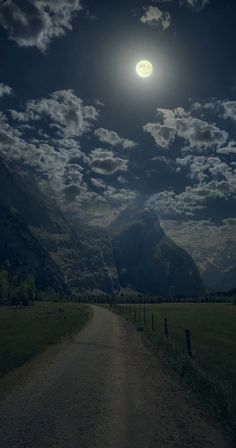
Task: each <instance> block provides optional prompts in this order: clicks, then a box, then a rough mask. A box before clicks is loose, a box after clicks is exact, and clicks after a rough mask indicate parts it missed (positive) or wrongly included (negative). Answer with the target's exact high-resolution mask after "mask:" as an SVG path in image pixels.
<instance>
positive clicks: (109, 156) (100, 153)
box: [89, 148, 128, 176]
mask: <svg viewBox="0 0 236 448" xmlns="http://www.w3.org/2000/svg"><path fill="white" fill-rule="evenodd" d="M89 158H90V166H91V170H92V171H93V172H95V173H97V174H102V175H106V176H107V175H108V176H110V175H113V174H114V173H116V172H117V171H127V169H128V161H127V160H124V159H121V158H120V157H116V156H115V154H114V153H113V152H112V151H108V150H106V149H102V148H96V149H94V150H93V151H92V152H91V154H90V156H89Z"/></svg>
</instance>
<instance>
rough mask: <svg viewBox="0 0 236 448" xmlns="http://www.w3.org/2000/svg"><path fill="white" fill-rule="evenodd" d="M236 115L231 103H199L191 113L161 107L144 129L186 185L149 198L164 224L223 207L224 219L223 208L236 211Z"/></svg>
mask: <svg viewBox="0 0 236 448" xmlns="http://www.w3.org/2000/svg"><path fill="white" fill-rule="evenodd" d="M235 111H236V102H235V101H228V100H222V101H220V100H213V101H211V102H206V103H202V104H201V103H193V104H192V105H191V107H190V109H189V110H185V109H183V108H180V107H179V108H175V109H160V108H158V109H157V113H156V121H155V122H153V123H147V124H146V125H145V126H144V127H143V129H144V131H145V132H147V133H149V134H150V135H151V136H152V138H153V139H154V141H155V144H156V147H157V149H158V150H159V151H160V152H163V151H164V152H165V154H166V155H167V157H168V156H169V157H170V158H172V159H174V161H175V166H176V171H177V172H178V173H179V174H180V177H181V178H182V179H185V182H186V184H185V185H183V186H182V189H181V190H180V191H179V185H175V186H174V185H170V186H169V188H166V189H163V190H162V191H160V192H157V193H155V194H153V195H152V196H151V197H150V198H149V199H148V201H147V205H148V206H152V207H155V208H157V209H158V211H159V214H160V215H161V216H162V217H163V219H170V218H171V219H174V217H175V218H176V219H180V218H181V217H183V218H184V217H185V218H187V219H191V218H193V217H196V216H198V215H199V213H202V211H204V210H205V211H206V213H207V210H210V209H211V208H212V206H214V207H217V204H218V206H219V213H218V214H219V216H220V210H221V207H220V204H221V205H222V203H223V202H224V208H225V207H226V205H225V204H226V203H227V202H228V203H229V204H230V205H229V206H228V207H229V209H230V206H231V207H232V204H233V203H234V206H235V204H236V151H235V150H236V141H235V139H234V137H232V136H231V135H230V131H229V129H228V128H229V127H230V126H227V124H228V125H232V126H233V128H234V124H235V122H236V120H235ZM217 123H220V124H217ZM226 129H227V130H226ZM231 211H232V210H231Z"/></svg>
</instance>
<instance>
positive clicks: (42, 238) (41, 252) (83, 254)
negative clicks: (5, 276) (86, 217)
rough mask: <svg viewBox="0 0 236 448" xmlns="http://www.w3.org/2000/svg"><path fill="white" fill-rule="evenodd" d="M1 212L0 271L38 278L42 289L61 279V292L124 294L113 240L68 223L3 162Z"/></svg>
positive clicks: (0, 171)
mask: <svg viewBox="0 0 236 448" xmlns="http://www.w3.org/2000/svg"><path fill="white" fill-rule="evenodd" d="M0 211H1V212H0V232H1V245H2V247H1V257H0V270H1V269H5V270H7V271H9V272H10V273H11V272H13V271H14V272H15V275H16V276H19V277H21V278H22V279H24V280H25V279H26V278H27V276H28V275H29V273H33V274H34V275H35V279H36V285H37V286H38V287H40V289H46V288H47V287H48V286H49V285H50V286H51V287H54V288H55V289H58V287H59V284H58V279H59V283H60V286H61V288H63V285H64V287H65V285H66V286H68V287H69V288H70V289H71V288H72V289H73V288H78V289H81V290H89V289H91V290H93V289H99V290H104V291H106V292H109V293H111V292H114V291H116V290H117V289H118V288H119V284H118V274H117V272H116V269H115V267H114V262H113V251H112V246H111V243H110V242H109V240H108V239H106V238H104V237H102V236H100V235H96V234H95V232H94V231H93V235H92V236H91V235H90V232H89V231H88V230H87V226H85V225H84V224H82V223H77V225H76V226H75V225H73V224H72V223H69V222H68V221H67V219H66V217H65V216H64V215H63V213H62V212H61V211H60V209H59V208H58V207H57V205H56V204H55V203H52V202H51V201H50V200H49V199H48V198H46V197H44V195H43V194H42V193H41V192H40V191H39V189H38V188H37V185H36V184H35V183H34V182H33V181H32V180H30V179H29V178H26V177H23V176H22V175H18V174H17V172H16V167H15V166H14V165H12V164H10V163H9V162H8V161H6V160H3V159H2V158H1V159H0ZM20 229H24V230H20ZM12 246H14V250H13V249H12ZM29 247H30V249H29ZM44 265H45V269H44ZM36 266H37V269H36Z"/></svg>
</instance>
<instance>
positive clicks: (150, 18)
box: [140, 6, 171, 30]
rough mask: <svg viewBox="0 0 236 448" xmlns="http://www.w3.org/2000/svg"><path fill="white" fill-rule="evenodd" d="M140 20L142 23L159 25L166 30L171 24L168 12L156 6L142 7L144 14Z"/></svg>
mask: <svg viewBox="0 0 236 448" xmlns="http://www.w3.org/2000/svg"><path fill="white" fill-rule="evenodd" d="M140 20H141V22H142V23H143V24H144V25H149V26H159V27H160V28H161V29H163V30H166V29H167V28H169V26H170V25H171V16H170V14H169V13H168V12H163V11H161V10H160V9H159V8H158V7H157V6H148V7H147V8H144V14H143V15H142V17H141V19H140Z"/></svg>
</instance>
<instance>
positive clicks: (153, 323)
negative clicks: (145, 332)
mask: <svg viewBox="0 0 236 448" xmlns="http://www.w3.org/2000/svg"><path fill="white" fill-rule="evenodd" d="M154 327H155V322H154V314H153V313H152V331H154Z"/></svg>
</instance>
